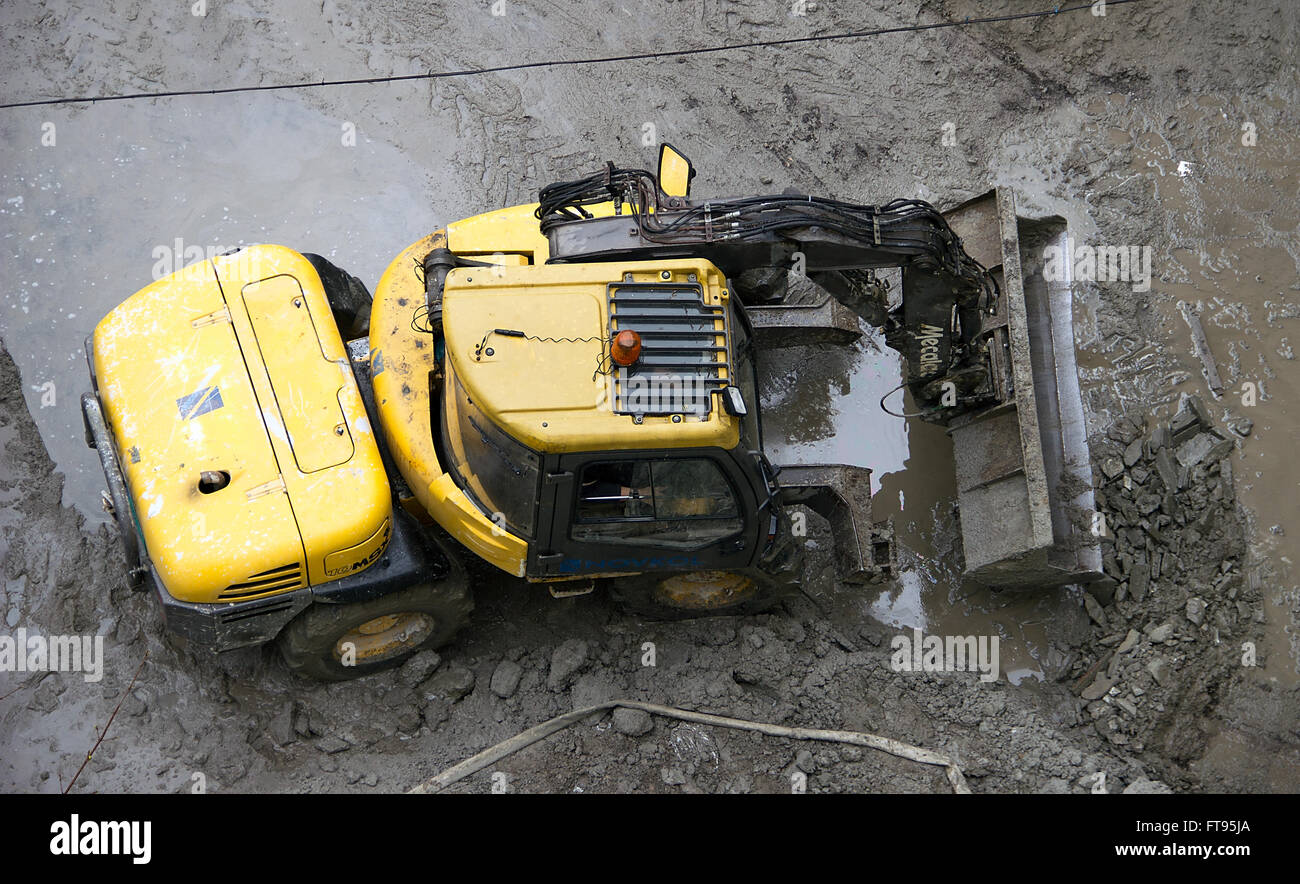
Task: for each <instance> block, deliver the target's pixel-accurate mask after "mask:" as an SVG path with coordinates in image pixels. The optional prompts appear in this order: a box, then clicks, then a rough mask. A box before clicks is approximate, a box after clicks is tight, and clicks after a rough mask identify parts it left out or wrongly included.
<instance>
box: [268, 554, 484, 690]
mask: <svg viewBox="0 0 1300 884" xmlns="http://www.w3.org/2000/svg"><path fill="white" fill-rule="evenodd" d="M473 609H474V602H473V600H472V599H471V597H470V591H469V586H468V583H467V581H465V579H464V577H463V572H461V571H459V570H455V571H453V572H452V573H451V574H450V575H448V578H447V579H445V580H441V581H439V582H437V583H418V584H416V585H415V586H411V587H408V588H406V589H403V590H399V591H397V592H393V593H389V594H388V595H385V596H381V597H380V598H377V599H372V600H371V601H366V602H352V603H349V604H343V605H331V604H325V603H322V602H317V603H316V604H313V605H312V606H311V607H310V608H308V609H307V610H305V611H303V612H302V613H301V614H299V615H298V616H297V617H295V618H294V619H293V621H292V622H290V623H289V625H288V626H286V627H285V628H284V630H283V631H282V632H281V633H280V636H279V638H278V639H277V642H278V644H279V646H280V653H281V655H282V656H283V657H284V662H285V663H287V664H288V666H289V668H290V669H292V670H293V671H294V672H297V673H299V674H300V675H305V676H308V677H310V678H315V679H320V680H321V681H346V680H348V679H352V678H360V677H361V676H364V675H370V674H371V673H374V672H380V671H382V670H384V669H389V668H391V667H393V666H397V665H399V664H400V663H402V661H404V660H406V659H407V658H408V657H410V656H411V655H412V654H415V653H416V652H418V651H423V650H427V649H431V648H440V647H442V646H443V645H445V644H447V643H448V642H449V641H451V639H452V636H454V635H455V634H456V631H457V630H459V629H460V628H461V627H462V626H464V625H465V623H466V622H467V621H468V620H469V614H470V611H472V610H473ZM392 617H395V618H397V619H396V621H395V622H394V623H393V625H392V626H390V627H388V628H386V629H380V630H379V631H378V632H370V633H364V632H360V631H359V628H360V627H363V626H368V625H370V624H371V623H372V622H373V621H377V620H378V621H380V626H383V625H384V624H386V623H387V622H388V618H392ZM372 628H373V627H372ZM349 634H351V643H352V645H353V652H354V655H355V663H354V665H350V666H348V665H344V663H343V660H342V657H341V656H340V652H341V650H342V648H341V646H342V644H343V642H344V640H345V639H347V638H348V637H349ZM386 635H391V636H392V639H391V641H390V642H389V643H390V644H392V647H391V649H390V650H387V651H385V650H383V648H384V647H387V645H385V644H384V642H385V638H384V637H385V636H386ZM367 641H369V642H371V643H372V644H374V645H376V646H378V647H376V648H375V650H374V652H373V653H372V652H371V650H370V649H368V648H366V647H365V644H366V642H367Z"/></svg>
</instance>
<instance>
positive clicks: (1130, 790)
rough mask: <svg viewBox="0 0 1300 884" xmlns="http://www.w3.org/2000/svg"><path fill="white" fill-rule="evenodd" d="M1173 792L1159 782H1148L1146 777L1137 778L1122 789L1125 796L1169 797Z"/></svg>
mask: <svg viewBox="0 0 1300 884" xmlns="http://www.w3.org/2000/svg"><path fill="white" fill-rule="evenodd" d="M1173 791H1174V790H1173V789H1171V788H1169V787H1168V786H1166V785H1165V784H1164V783H1162V782H1160V781H1159V780H1149V779H1147V778H1146V777H1138V778H1137V779H1136V780H1134V781H1133V782H1131V783H1129V784H1128V785H1127V786H1125V787H1124V794H1125V795H1170V794H1173Z"/></svg>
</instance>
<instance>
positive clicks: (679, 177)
mask: <svg viewBox="0 0 1300 884" xmlns="http://www.w3.org/2000/svg"><path fill="white" fill-rule="evenodd" d="M694 177H695V167H694V166H692V165H691V161H690V160H688V159H687V158H686V155H685V154H684V153H682V152H681V151H679V150H678V149H677V148H675V147H673V146H672V145H671V144H669V143H668V142H664V143H663V144H661V145H659V189H660V190H662V191H663V192H664V193H666V194H668V195H669V196H683V197H684V196H690V194H691V179H692V178H694Z"/></svg>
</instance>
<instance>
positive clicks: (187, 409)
mask: <svg viewBox="0 0 1300 884" xmlns="http://www.w3.org/2000/svg"><path fill="white" fill-rule="evenodd" d="M225 404H226V403H224V402H222V401H221V389H220V388H219V387H204V388H203V389H201V390H195V391H194V392H193V393H190V394H189V395H188V396H182V397H181V398H179V399H177V400H176V407H177V408H179V409H180V412H181V417H182V418H184V419H185V420H190V419H191V418H196V417H198V416H199V415H201V414H207V413H208V412H209V411H216V410H217V409H218V408H221V407H222V406H223V405H225Z"/></svg>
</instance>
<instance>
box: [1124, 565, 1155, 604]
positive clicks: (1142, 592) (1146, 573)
mask: <svg viewBox="0 0 1300 884" xmlns="http://www.w3.org/2000/svg"><path fill="white" fill-rule="evenodd" d="M1150 580H1151V568H1150V566H1149V565H1143V564H1137V565H1134V566H1133V567H1132V568H1130V569H1129V572H1128V594H1129V596H1131V597H1132V599H1133V601H1135V602H1141V601H1143V600H1144V599H1145V598H1146V597H1147V584H1148V583H1149V582H1150Z"/></svg>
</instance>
